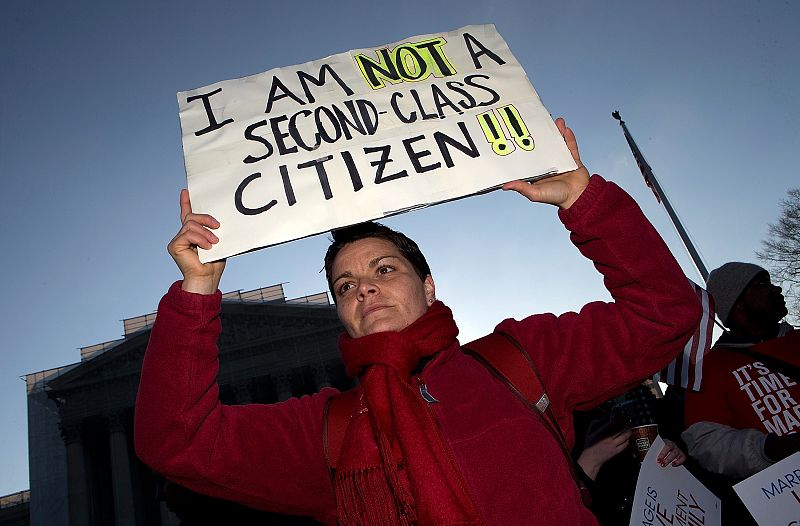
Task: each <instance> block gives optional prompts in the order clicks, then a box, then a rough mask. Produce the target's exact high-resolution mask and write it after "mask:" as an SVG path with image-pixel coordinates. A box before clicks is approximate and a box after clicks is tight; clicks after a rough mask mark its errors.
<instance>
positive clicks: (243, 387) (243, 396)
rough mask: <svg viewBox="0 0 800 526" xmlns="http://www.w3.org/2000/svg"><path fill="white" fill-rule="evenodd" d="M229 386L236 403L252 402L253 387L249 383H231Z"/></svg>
mask: <svg viewBox="0 0 800 526" xmlns="http://www.w3.org/2000/svg"><path fill="white" fill-rule="evenodd" d="M231 387H232V388H233V393H234V396H235V397H236V403H237V404H238V405H244V404H252V403H253V389H252V388H251V386H250V384H249V383H244V384H233V385H232V386H231Z"/></svg>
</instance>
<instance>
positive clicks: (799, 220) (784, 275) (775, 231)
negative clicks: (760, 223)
mask: <svg viewBox="0 0 800 526" xmlns="http://www.w3.org/2000/svg"><path fill="white" fill-rule="evenodd" d="M781 208H782V212H781V217H780V218H779V219H778V221H777V222H775V223H772V224H770V225H769V229H768V230H767V239H765V240H763V241H762V242H761V245H762V249H761V250H759V251H757V252H756V255H757V256H758V259H760V260H761V261H763V262H764V263H765V264H766V265H767V268H768V269H769V271H770V276H771V277H772V282H773V283H776V284H779V285H781V286H782V287H783V295H784V297H785V298H786V306H787V308H788V309H789V318H790V320H791V321H792V322H793V323H794V324H795V325H796V324H797V322H798V321H800V188H790V189H789V190H788V192H787V197H786V199H783V200H781Z"/></svg>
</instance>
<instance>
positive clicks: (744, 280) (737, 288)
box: [706, 261, 766, 326]
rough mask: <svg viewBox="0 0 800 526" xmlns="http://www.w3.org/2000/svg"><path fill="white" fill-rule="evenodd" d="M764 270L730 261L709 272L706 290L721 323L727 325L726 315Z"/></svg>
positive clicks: (756, 266) (751, 264)
mask: <svg viewBox="0 0 800 526" xmlns="http://www.w3.org/2000/svg"><path fill="white" fill-rule="evenodd" d="M761 272H766V270H765V269H764V268H762V267H759V266H758V265H754V264H753V263H742V262H740V261H731V262H729V263H725V264H724V265H722V266H721V267H719V268H716V269H714V270H712V271H711V274H709V275H708V281H707V282H706V290H708V292H709V294H711V296H713V297H714V308H715V310H716V312H717V316H719V319H720V320H722V323H723V324H725V325H726V326H727V325H728V315H729V314H730V312H731V309H732V308H733V305H734V304H735V303H736V300H737V299H739V296H740V295H741V294H742V292H744V289H745V288H746V287H747V285H748V284H749V283H750V282H751V281H752V280H753V278H754V277H756V275H757V274H759V273H761Z"/></svg>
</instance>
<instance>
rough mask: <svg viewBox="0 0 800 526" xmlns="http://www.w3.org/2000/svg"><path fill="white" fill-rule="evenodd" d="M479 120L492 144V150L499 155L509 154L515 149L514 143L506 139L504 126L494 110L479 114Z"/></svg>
mask: <svg viewBox="0 0 800 526" xmlns="http://www.w3.org/2000/svg"><path fill="white" fill-rule="evenodd" d="M478 122H479V123H480V124H481V128H483V134H484V135H486V140H487V141H489V143H490V144H491V145H492V151H494V153H496V154H497V155H508V154H509V153H511V152H513V151H514V145H513V144H511V143H509V142H508V141H507V140H506V136H505V134H503V130H502V128H500V121H498V120H497V117H496V116H495V114H494V112H493V111H491V110H489V111H487V112H485V113H480V114H478Z"/></svg>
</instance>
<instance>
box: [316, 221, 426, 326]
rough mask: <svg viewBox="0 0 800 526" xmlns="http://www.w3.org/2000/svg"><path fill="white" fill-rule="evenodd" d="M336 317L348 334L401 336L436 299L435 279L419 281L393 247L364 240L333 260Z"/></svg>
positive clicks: (375, 240) (343, 251)
mask: <svg viewBox="0 0 800 526" xmlns="http://www.w3.org/2000/svg"><path fill="white" fill-rule="evenodd" d="M331 276H332V278H333V291H334V295H335V300H336V311H337V313H338V314H339V319H340V320H341V322H342V324H344V327H345V329H346V330H347V334H349V335H350V336H351V337H353V338H360V337H361V336H366V335H368V334H372V333H375V332H383V331H401V330H403V329H405V328H406V327H408V326H409V325H411V324H412V323H413V322H414V321H416V320H417V318H419V317H420V316H422V315H423V314H425V312H426V311H427V310H428V306H429V305H430V304H431V303H432V302H433V300H434V298H435V286H434V283H433V278H431V277H430V276H427V277H426V278H425V281H422V280H421V279H419V276H417V273H416V272H415V271H414V267H413V266H412V265H411V263H410V262H409V261H408V260H407V259H406V258H405V257H403V255H402V254H401V253H400V251H399V250H398V248H397V247H396V246H395V245H394V243H392V242H390V241H386V240H385V239H380V238H376V237H368V238H365V239H359V240H358V241H353V242H352V243H348V244H347V245H345V246H344V248H342V249H341V250H340V251H339V253H338V254H337V255H336V258H335V259H334V260H333V267H332V272H331Z"/></svg>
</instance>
